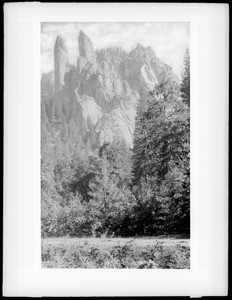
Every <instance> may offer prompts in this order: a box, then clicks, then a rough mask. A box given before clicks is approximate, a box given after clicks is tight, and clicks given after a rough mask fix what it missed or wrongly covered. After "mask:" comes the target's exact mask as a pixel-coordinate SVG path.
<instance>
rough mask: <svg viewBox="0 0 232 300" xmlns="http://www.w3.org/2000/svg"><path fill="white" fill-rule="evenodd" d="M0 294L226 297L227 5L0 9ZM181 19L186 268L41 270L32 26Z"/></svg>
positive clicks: (36, 34) (36, 38) (36, 54)
mask: <svg viewBox="0 0 232 300" xmlns="http://www.w3.org/2000/svg"><path fill="white" fill-rule="evenodd" d="M4 14H5V15H4V17H5V23H4V25H5V40H4V42H5V57H4V59H5V61H4V72H5V73H4V74H5V84H4V273H3V276H4V283H3V293H4V295H5V296H13V295H14V296H49V295H53V296H56V295H57V296H110V295H111V296H173V295H175V296H177V295H180V296H182V295H190V296H203V295H226V294H227V262H228V261H227V260H228V256H227V247H228V242H227V238H228V221H227V218H228V206H227V205H228V201H227V197H228V192H227V187H228V179H227V174H228V172H227V165H228V158H227V153H228V146H227V144H228V140H227V136H228V61H229V57H228V47H229V43H228V41H229V39H228V36H229V35H228V34H229V25H228V23H229V9H228V6H227V5H225V4H155V3H131V4H129V3H114V4H113V3H108V4H104V3H94V4H93V3H85V4H83V3H82V4H40V3H12V4H5V7H4ZM45 21H46V22H55V21H59V22H159V21H166V22H167V21H178V22H179V21H185V22H186V21H187V22H188V21H189V22H191V31H190V43H191V45H190V53H191V270H79V269H77V270H48V269H41V263H40V175H39V172H40V114H39V111H40V61H41V60H40V22H45Z"/></svg>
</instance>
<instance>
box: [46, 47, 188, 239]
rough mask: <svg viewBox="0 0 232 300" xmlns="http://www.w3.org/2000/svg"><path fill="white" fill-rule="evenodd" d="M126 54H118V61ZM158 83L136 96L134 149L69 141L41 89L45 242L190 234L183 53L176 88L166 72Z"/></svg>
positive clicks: (119, 143)
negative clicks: (61, 238)
mask: <svg viewBox="0 0 232 300" xmlns="http://www.w3.org/2000/svg"><path fill="white" fill-rule="evenodd" d="M110 53H111V51H110V49H109V50H107V51H106V52H99V54H98V55H99V56H101V55H102V56H109V55H110ZM123 55H124V52H123V51H121V50H120V49H118V52H117V55H116V56H117V57H123ZM117 57H116V58H117ZM116 58H115V59H116ZM159 81H160V82H159V84H158V85H157V86H156V87H155V90H154V91H150V92H145V91H141V93H140V101H139V103H138V106H137V115H136V120H135V131H134V144H133V149H132V150H131V149H129V148H128V146H127V144H126V143H125V142H123V141H120V140H114V141H113V142H112V143H105V144H103V145H102V146H101V147H100V148H99V149H96V150H95V151H93V150H91V149H89V150H88V151H87V152H88V153H87V152H86V151H83V149H84V147H85V146H84V145H85V141H84V139H82V138H81V136H80V132H79V129H76V130H75V128H73V130H72V131H73V132H72V138H71V139H69V138H68V137H69V133H68V132H67V124H65V123H64V124H63V123H62V122H59V121H58V120H57V119H56V115H55V113H54V106H53V104H52V103H53V102H52V101H53V100H52V96H51V95H52V93H49V94H46V93H44V92H43V90H42V96H41V97H42V103H41V112H42V115H41V117H42V119H43V122H42V126H41V200H42V203H41V208H42V211H41V229H42V236H44V237H47V236H57V237H59V236H67V235H68V236H94V237H98V236H111V235H115V236H130V235H150V234H151V235H157V234H161V233H180V234H189V231H190V170H189V151H190V114H189V104H190V60H189V53H188V51H186V54H185V59H184V68H183V72H182V81H181V84H180V85H179V84H178V82H177V81H176V79H175V77H173V73H172V71H171V69H170V68H169V67H168V66H165V67H164V69H163V71H162V72H161V73H160V76H159ZM51 90H52V87H51ZM44 111H47V112H49V115H50V118H49V120H50V121H49V120H48V119H46V118H45V115H46V114H45V113H44ZM86 147H87V148H88V143H87V144H86ZM84 150H86V149H84ZM83 153H87V154H83Z"/></svg>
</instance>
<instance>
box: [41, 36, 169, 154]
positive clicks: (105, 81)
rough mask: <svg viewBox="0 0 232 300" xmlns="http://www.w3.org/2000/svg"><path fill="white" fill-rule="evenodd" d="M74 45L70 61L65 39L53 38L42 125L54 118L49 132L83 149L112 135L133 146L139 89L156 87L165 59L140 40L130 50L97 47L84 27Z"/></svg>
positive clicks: (44, 84) (44, 86) (43, 81)
mask: <svg viewBox="0 0 232 300" xmlns="http://www.w3.org/2000/svg"><path fill="white" fill-rule="evenodd" d="M78 44H79V56H78V59H77V62H76V64H74V65H69V64H68V50H67V49H66V47H65V43H64V40H63V39H62V38H61V37H60V36H58V37H57V39H56V42H55V45H54V71H53V72H50V73H46V74H43V75H42V78H41V120H42V126H47V127H48V128H49V124H51V123H52V124H53V125H54V126H53V129H54V128H55V129H54V130H53V135H54V132H55V133H56V135H59V136H60V137H61V140H62V142H64V144H65V143H66V144H67V143H68V144H69V145H72V146H74V147H75V145H76V146H79V147H80V148H82V150H83V151H86V149H88V151H94V149H97V148H98V147H99V146H101V145H102V144H103V143H104V142H111V141H112V140H113V139H123V140H125V142H126V143H127V144H128V145H129V146H132V139H133V131H134V123H135V122H134V121H135V114H136V106H137V103H138V100H139V94H140V92H141V91H149V90H152V89H154V88H155V86H156V84H158V83H159V82H160V78H161V74H162V72H163V70H165V67H166V66H165V64H164V63H162V62H161V61H160V60H159V59H158V58H157V56H156V55H155V53H154V51H153V50H152V49H151V48H150V47H147V48H145V47H143V46H142V45H140V44H138V45H137V47H136V48H135V49H133V50H132V51H130V52H129V53H127V52H125V51H124V50H122V49H121V48H116V47H115V48H107V49H101V50H98V51H95V50H94V47H93V44H92V42H91V41H90V39H89V37H88V36H87V35H86V34H85V33H84V32H83V31H80V33H79V38H78ZM77 144H78V145H77Z"/></svg>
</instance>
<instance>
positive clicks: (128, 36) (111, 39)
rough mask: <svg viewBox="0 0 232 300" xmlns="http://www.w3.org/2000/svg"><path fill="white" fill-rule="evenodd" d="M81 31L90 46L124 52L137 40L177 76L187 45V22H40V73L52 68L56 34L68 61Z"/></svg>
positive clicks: (73, 59)
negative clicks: (111, 48) (62, 40)
mask: <svg viewBox="0 0 232 300" xmlns="http://www.w3.org/2000/svg"><path fill="white" fill-rule="evenodd" d="M81 29H82V30H83V31H84V32H85V33H86V34H87V35H88V37H89V38H90V40H91V41H92V43H93V47H94V49H100V48H106V47H109V46H121V47H122V48H123V49H125V50H126V51H127V52H129V51H130V50H131V49H132V48H134V47H136V45H137V43H140V44H142V45H143V46H145V47H147V46H150V47H151V48H152V49H153V50H154V51H155V53H156V55H157V56H158V58H159V59H160V60H162V61H163V62H165V63H167V64H168V65H170V66H171V67H172V68H173V71H174V73H175V74H176V75H178V76H180V73H181V69H182V66H183V57H184V53H185V50H186V49H187V48H189V42H190V35H189V33H190V23H189V22H157V23H54V22H53V23H42V25H41V55H42V57H41V60H42V61H41V67H42V70H41V71H42V72H49V71H51V70H53V65H54V62H53V50H54V44H55V40H56V37H57V36H58V35H61V36H62V37H63V39H64V41H65V45H66V47H67V49H68V55H69V63H70V64H74V63H75V62H76V59H77V57H78V35H79V31H80V30H81Z"/></svg>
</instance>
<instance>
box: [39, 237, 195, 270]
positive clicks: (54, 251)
mask: <svg viewBox="0 0 232 300" xmlns="http://www.w3.org/2000/svg"><path fill="white" fill-rule="evenodd" d="M42 267H43V268H91V269H95V268H103V269H104V268H105V269H113V268H116V269H123V268H128V269H189V268H190V241H189V239H184V238H178V237H173V238H170V237H166V238H163V237H158V238H151V237H143V238H69V237H67V238H66V237H63V238H44V239H42Z"/></svg>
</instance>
